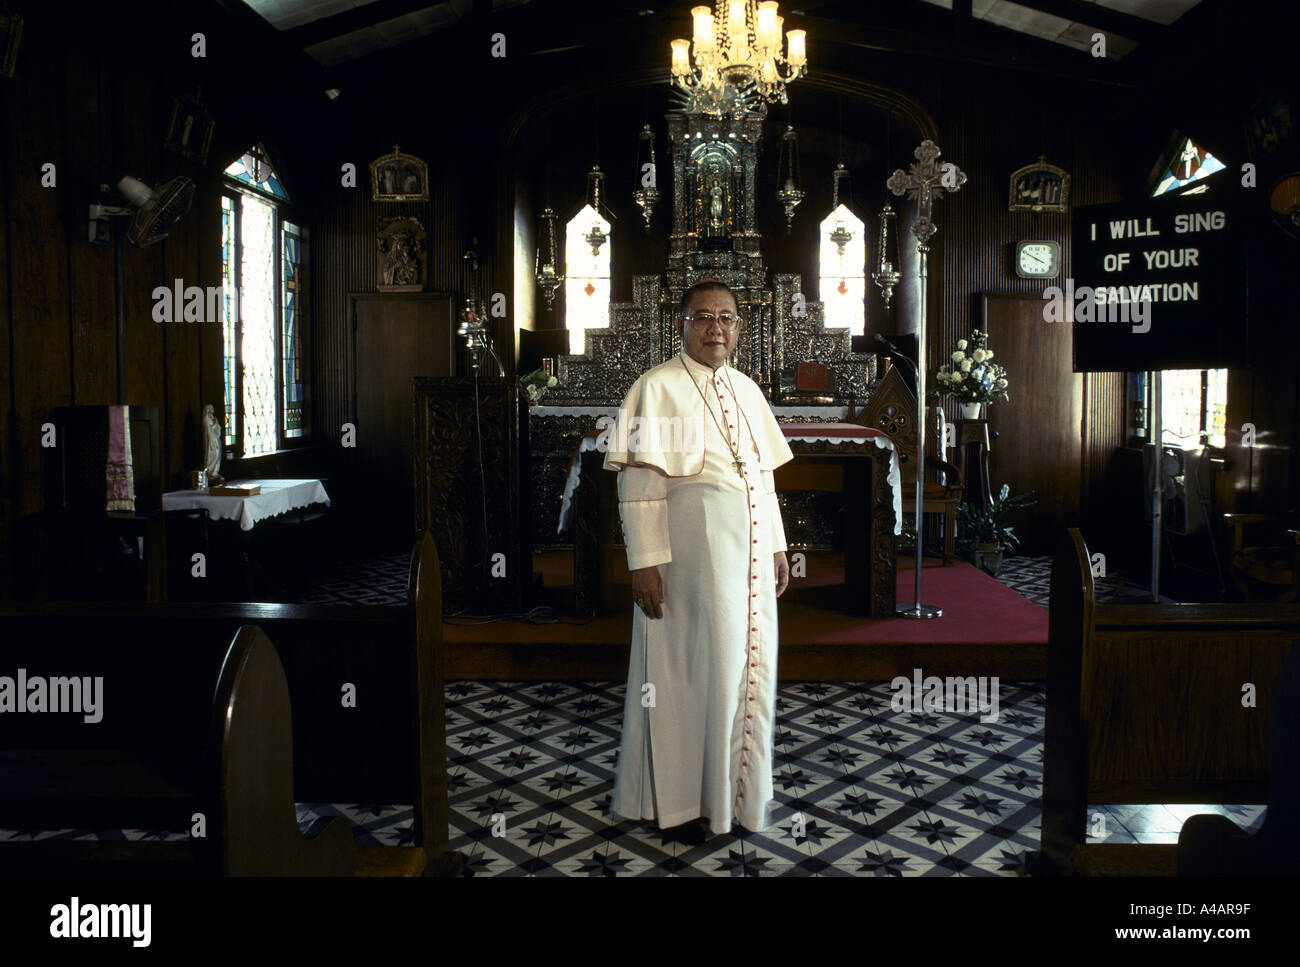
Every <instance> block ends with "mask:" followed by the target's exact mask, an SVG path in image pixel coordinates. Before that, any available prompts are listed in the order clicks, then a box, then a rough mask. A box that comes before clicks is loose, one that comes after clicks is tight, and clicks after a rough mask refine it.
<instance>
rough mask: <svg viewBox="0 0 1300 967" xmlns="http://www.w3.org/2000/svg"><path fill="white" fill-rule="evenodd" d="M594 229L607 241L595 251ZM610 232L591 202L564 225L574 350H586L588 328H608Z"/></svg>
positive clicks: (566, 306)
mask: <svg viewBox="0 0 1300 967" xmlns="http://www.w3.org/2000/svg"><path fill="white" fill-rule="evenodd" d="M595 229H598V230H599V231H600V232H601V233H602V234H603V235H604V241H603V242H602V243H601V244H600V245H599V246H598V247H597V248H596V250H595V251H593V250H592V249H593V245H592V242H591V241H589V239H588V236H592V233H593V230H595ZM609 235H610V231H609V222H608V221H606V220H605V219H604V218H602V217H601V216H600V214H598V213H597V212H596V210H595V209H594V208H592V207H591V206H590V205H585V206H584V207H583V209H582V211H580V212H578V214H576V215H574V216H573V218H572V219H571V220H570V221H569V223H568V225H566V226H565V231H564V260H565V269H564V276H565V280H564V317H565V323H564V324H565V327H566V328H567V329H568V330H569V352H571V353H581V352H585V351H586V346H587V336H586V331H587V330H588V329H608V328H609V293H610V289H609V250H610V246H611V245H612V244H613V242H612V241H611V239H610V237H609ZM592 237H594V236H592Z"/></svg>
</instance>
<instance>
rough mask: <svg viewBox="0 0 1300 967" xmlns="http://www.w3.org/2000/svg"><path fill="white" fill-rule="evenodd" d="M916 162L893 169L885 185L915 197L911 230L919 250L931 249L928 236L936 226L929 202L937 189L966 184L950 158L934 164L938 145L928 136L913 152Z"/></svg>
mask: <svg viewBox="0 0 1300 967" xmlns="http://www.w3.org/2000/svg"><path fill="white" fill-rule="evenodd" d="M912 153H913V154H914V155H915V156H916V159H917V160H916V162H915V163H914V164H912V165H911V166H910V168H909V170H908V171H907V172H905V171H903V169H902V168H897V169H895V171H894V173H893V174H892V175H890V176H889V180H888V181H886V182H885V185H886V186H887V187H888V188H889V190H890V191H892V192H893V193H894V194H895V195H901V194H903V193H904V192H906V193H907V197H908V198H915V199H916V202H917V204H916V222H915V224H913V225H912V233H913V234H914V235H916V240H917V243H918V248H919V249H920V251H921V252H922V253H925V252H928V251H929V250H930V239H931V238H932V237H933V236H934V233H935V232H936V231H937V229H936V228H935V227H934V222H933V221H932V220H931V218H930V204H931V202H932V201H934V198H935V195H936V193H938V192H939V191H940V190H947V191H956V190H957V189H958V188H960V187H961V186H962V185H964V184H966V172H964V171H962V170H961V169H960V168H958V167H957V166H956V165H955V164H953V163H952V162H950V161H945V162H944V163H943V164H942V165H937V164H935V159H936V158H938V157H939V154H940V151H939V146H938V145H937V144H935V143H934V142H933V141H931V140H930V139H929V138H926V140H924V141H922V142H921V143H920V145H919V146H918V147H917V149H916V150H915V151H913V152H912Z"/></svg>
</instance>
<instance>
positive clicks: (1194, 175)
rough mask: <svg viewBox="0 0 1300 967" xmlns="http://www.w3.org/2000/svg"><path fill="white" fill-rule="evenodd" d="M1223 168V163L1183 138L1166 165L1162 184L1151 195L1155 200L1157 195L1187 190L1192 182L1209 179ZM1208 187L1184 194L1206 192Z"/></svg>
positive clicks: (1191, 141) (1203, 186) (1193, 142)
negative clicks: (1181, 189)
mask: <svg viewBox="0 0 1300 967" xmlns="http://www.w3.org/2000/svg"><path fill="white" fill-rule="evenodd" d="M1223 168H1224V164H1223V162H1222V161H1220V160H1219V159H1218V158H1216V157H1215V156H1214V155H1212V154H1210V153H1209V152H1208V151H1206V150H1205V149H1204V148H1202V147H1201V146H1200V145H1199V144H1197V143H1196V142H1195V141H1193V140H1192V139H1191V138H1183V140H1182V141H1181V142H1180V143H1179V145H1178V147H1177V149H1176V150H1175V151H1174V152H1173V153H1172V154H1171V155H1170V156H1169V160H1168V162H1166V164H1165V170H1164V172H1163V173H1162V174H1161V176H1160V182H1159V184H1157V185H1156V190H1155V191H1153V192H1152V193H1151V197H1153V198H1154V197H1155V196H1156V195H1163V194H1165V193H1166V192H1170V191H1177V190H1178V189H1180V188H1185V187H1186V186H1187V185H1190V184H1192V182H1195V181H1200V180H1201V179H1202V178H1208V177H1209V176H1210V175H1212V174H1214V173H1215V172H1216V171H1222V170H1223ZM1206 187H1207V186H1205V185H1201V186H1200V187H1199V188H1194V189H1190V190H1188V191H1186V192H1184V194H1195V193H1198V192H1199V191H1204V190H1205V188H1206Z"/></svg>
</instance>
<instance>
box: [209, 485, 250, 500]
mask: <svg viewBox="0 0 1300 967" xmlns="http://www.w3.org/2000/svg"><path fill="white" fill-rule="evenodd" d="M261 492H262V485H261V484H255V483H243V484H241V483H228V484H216V485H214V486H212V487H209V488H208V493H209V494H211V495H212V496H213V497H252V496H255V495H256V494H260V493H261Z"/></svg>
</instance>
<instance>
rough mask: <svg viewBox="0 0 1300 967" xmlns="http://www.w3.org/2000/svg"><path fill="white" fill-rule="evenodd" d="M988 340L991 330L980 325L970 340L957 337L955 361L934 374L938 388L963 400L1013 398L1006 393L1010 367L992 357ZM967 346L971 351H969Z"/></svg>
mask: <svg viewBox="0 0 1300 967" xmlns="http://www.w3.org/2000/svg"><path fill="white" fill-rule="evenodd" d="M987 341H988V334H987V333H983V332H980V331H979V330H978V329H976V330H975V331H974V332H972V333H971V334H970V339H969V340H966V339H958V340H957V349H956V351H955V352H954V353H953V354H952V356H951V359H952V362H950V363H944V365H942V366H940V367H939V370H938V372H936V373H935V374H934V380H935V383H936V384H938V388H939V392H941V393H947V394H948V395H949V396H953V397H955V398H956V399H957V400H958V402H961V403H993V402H995V401H997V400H1002V402H1004V403H1009V402H1011V398H1010V397H1009V396H1008V395H1007V371H1006V370H1005V369H1003V368H1002V366H1000V365H998V364H997V363H994V362H992V361H991V360H992V359H993V351H992V350H991V349H986V348H985V343H986V342H987ZM971 347H973V348H971ZM967 349H970V350H971V351H970V352H969V353H968V352H967V351H966V350H967Z"/></svg>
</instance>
